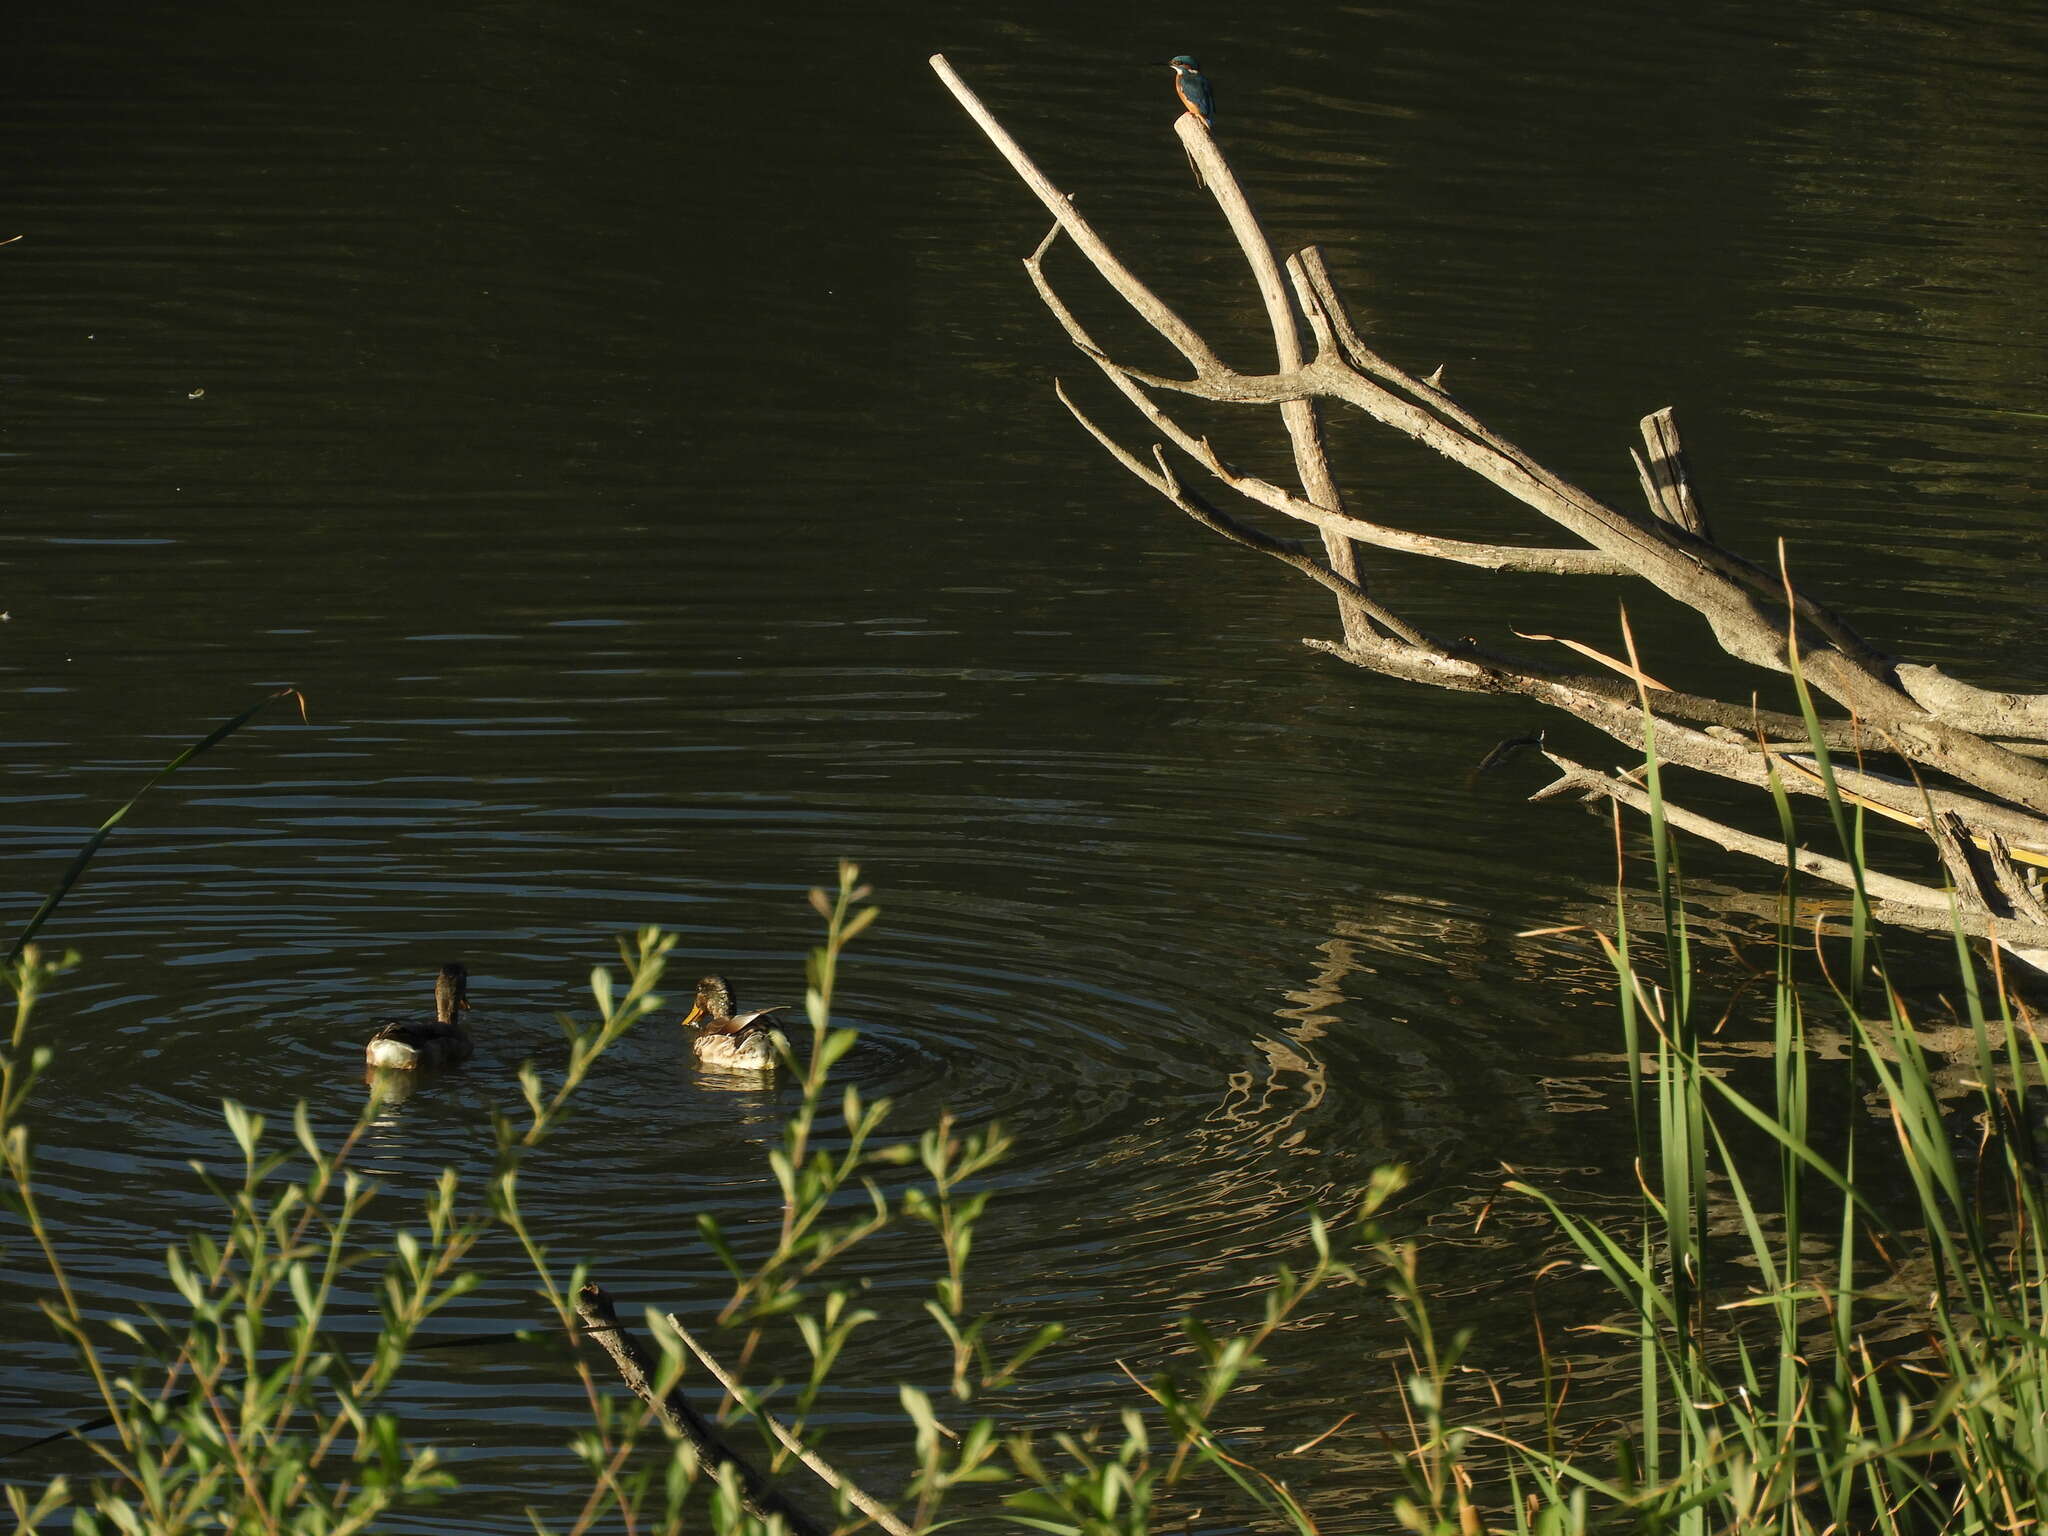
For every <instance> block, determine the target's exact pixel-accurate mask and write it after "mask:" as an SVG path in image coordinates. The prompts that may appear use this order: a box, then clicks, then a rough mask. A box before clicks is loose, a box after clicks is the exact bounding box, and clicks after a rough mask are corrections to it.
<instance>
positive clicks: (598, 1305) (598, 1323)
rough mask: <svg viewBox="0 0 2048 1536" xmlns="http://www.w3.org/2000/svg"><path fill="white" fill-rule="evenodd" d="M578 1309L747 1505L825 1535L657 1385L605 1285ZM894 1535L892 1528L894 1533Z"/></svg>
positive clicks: (626, 1372)
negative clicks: (729, 1476) (729, 1472)
mask: <svg viewBox="0 0 2048 1536" xmlns="http://www.w3.org/2000/svg"><path fill="white" fill-rule="evenodd" d="M576 1315H577V1316H578V1317H580V1318H581V1319H582V1320H583V1327H584V1331H585V1332H586V1333H588V1334H589V1335H590V1336H591V1337H592V1338H594V1339H596V1340H597V1342H598V1343H599V1344H601V1345H603V1346H604V1351H605V1353H606V1354H608V1355H610V1356H611V1357H612V1364H613V1365H614V1366H616V1367H617V1368H618V1372H619V1379H620V1380H621V1381H623V1382H624V1383H625V1384H626V1385H627V1387H628V1388H630V1389H631V1390H632V1392H633V1393H634V1394H635V1395H636V1396H637V1397H639V1399H640V1400H641V1401H642V1402H644V1403H646V1404H647V1406H648V1407H650V1408H652V1409H653V1410H654V1411H655V1412H656V1413H657V1414H659V1415H660V1416H661V1419H662V1422H664V1423H665V1424H667V1425H668V1426H669V1428H670V1429H672V1430H674V1431H675V1432H676V1434H677V1435H679V1436H681V1437H682V1438H683V1439H685V1440H687V1441H689V1442H690V1444H691V1445H693V1446H695V1447H696V1450H697V1454H698V1455H699V1456H700V1457H702V1458H703V1459H704V1460H706V1461H708V1462H709V1463H711V1465H712V1466H714V1467H726V1466H729V1467H731V1468H732V1469H733V1472H734V1474H735V1476H736V1478H737V1480H738V1483H739V1487H740V1496H741V1498H742V1499H743V1500H744V1501H745V1503H746V1505H747V1507H748V1508H749V1509H750V1510H752V1511H753V1513H754V1514H756V1515H757V1516H759V1517H761V1518H762V1519H763V1520H767V1519H770V1518H771V1517H772V1518H776V1519H779V1520H780V1521H781V1522H782V1524H783V1526H784V1527H785V1528H786V1529H787V1530H789V1531H790V1532H791V1533H792V1536H829V1532H830V1529H831V1528H830V1527H829V1526H825V1525H821V1524H819V1523H818V1522H817V1521H816V1520H813V1519H812V1518H811V1517H810V1516H809V1515H807V1514H805V1513H804V1512H803V1510H802V1509H801V1508H799V1507H798V1506H797V1505H795V1504H792V1503H791V1502H790V1501H789V1500H788V1498H786V1497H785V1496H784V1495H783V1494H782V1493H781V1491H780V1490H778V1489H777V1488H776V1487H775V1485H774V1484H773V1483H771V1482H769V1481H768V1479H767V1478H765V1477H763V1476H762V1475H761V1474H760V1473H759V1472H757V1471H756V1470H755V1469H754V1468H753V1466H752V1465H751V1464H750V1463H749V1462H748V1461H747V1460H746V1458H745V1457H743V1456H741V1455H740V1453H739V1452H738V1451H736V1450H734V1449H733V1447H732V1444H731V1442H730V1441H728V1440H727V1439H726V1438H725V1437H724V1436H723V1435H722V1434H720V1433H719V1431H718V1426H717V1425H715V1424H713V1423H712V1422H711V1421H710V1420H709V1419H707V1418H705V1417H704V1416H703V1415H702V1414H700V1413H698V1412H697V1410H696V1409H694V1408H692V1407H691V1406H690V1405H689V1403H688V1402H687V1401H685V1400H684V1398H683V1394H682V1392H681V1390H680V1389H679V1388H676V1387H671V1388H669V1389H668V1390H667V1391H666V1392H662V1391H659V1390H657V1382H656V1376H655V1371H654V1365H653V1362H652V1361H650V1360H649V1359H648V1357H647V1351H646V1350H644V1349H643V1348H641V1346H640V1341H639V1339H638V1338H637V1337H635V1335H634V1334H633V1332H632V1330H631V1329H629V1328H627V1327H626V1326H625V1324H623V1323H621V1322H620V1321H619V1317H618V1313H617V1312H616V1311H615V1310H614V1309H613V1307H612V1299H611V1297H610V1296H608V1295H606V1294H605V1292H604V1289H603V1287H601V1286H598V1285H595V1284H591V1285H586V1286H584V1287H583V1289H582V1290H580V1291H578V1292H577V1293H576ZM892 1536H894V1533H892Z"/></svg>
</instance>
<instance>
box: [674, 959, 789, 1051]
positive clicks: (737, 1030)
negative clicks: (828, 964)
mask: <svg viewBox="0 0 2048 1536" xmlns="http://www.w3.org/2000/svg"><path fill="white" fill-rule="evenodd" d="M787 1006H788V1004H786V1003H779V1004H777V1005H776V1006H775V1007H773V1008H755V1009H753V1010H752V1011H750V1012H747V1013H734V1012H733V1011H732V1010H733V1004H732V988H731V987H730V986H729V985H727V983H726V980H725V978H724V977H723V976H706V977H705V978H704V979H703V980H702V981H700V982H698V983H697V1000H696V1002H695V1003H694V1004H692V1006H691V1008H690V1012H689V1016H688V1017H686V1018H685V1019H684V1020H683V1025H684V1027H685V1028H687V1027H689V1026H690V1025H692V1024H695V1025H696V1026H697V1033H696V1035H695V1037H694V1038H692V1040H691V1041H690V1048H691V1049H692V1050H693V1051H695V1052H696V1053H697V1059H698V1060H699V1061H701V1062H702V1063H704V1065H705V1066H707V1067H738V1068H740V1069H742V1070H745V1071H750V1072H768V1071H772V1070H773V1069H774V1067H775V1041H774V1038H773V1037H772V1035H771V1034H770V1028H771V1026H769V1025H768V1024H766V1023H763V1022H762V1021H763V1020H765V1019H766V1018H767V1017H768V1015H769V1014H771V1013H781V1012H782V1011H783V1009H784V1008H786V1007H787Z"/></svg>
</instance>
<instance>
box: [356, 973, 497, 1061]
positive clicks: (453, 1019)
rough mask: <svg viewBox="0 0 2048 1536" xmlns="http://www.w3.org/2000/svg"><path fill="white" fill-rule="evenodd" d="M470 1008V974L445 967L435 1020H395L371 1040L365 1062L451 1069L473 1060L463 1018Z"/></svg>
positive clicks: (438, 987) (436, 987)
mask: <svg viewBox="0 0 2048 1536" xmlns="http://www.w3.org/2000/svg"><path fill="white" fill-rule="evenodd" d="M468 1007H469V972H468V971H467V970H466V969H464V968H463V967H462V966H459V965H444V966H442V967H441V974H440V977H439V978H438V979H437V980H436V981H435V982H434V1016H433V1017H432V1018H431V1019H417V1020H406V1019H392V1020H389V1021H388V1022H387V1023H385V1024H384V1025H383V1026H382V1027H381V1028H379V1029H378V1031H377V1033H376V1034H374V1035H372V1036H370V1043H369V1046H368V1047H367V1048H366V1049H365V1050H364V1052H363V1059H364V1060H365V1061H367V1062H368V1063H369V1064H370V1065H371V1066H373V1067H398V1068H401V1069H410V1068H414V1067H448V1066H453V1065H454V1064H455V1063H456V1062H458V1061H467V1060H469V1053H470V1051H471V1050H472V1049H473V1048H474V1047H473V1045H472V1044H471V1041H470V1038H469V1027H468V1026H467V1025H465V1024H464V1023H463V1022H462V1015H463V1013H464V1012H465V1011H466V1010H467V1009H468Z"/></svg>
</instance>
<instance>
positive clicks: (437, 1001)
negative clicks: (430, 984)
mask: <svg viewBox="0 0 2048 1536" xmlns="http://www.w3.org/2000/svg"><path fill="white" fill-rule="evenodd" d="M468 1006H469V968H468V967H467V966H462V965H453V964H450V965H444V966H442V967H441V975H440V977H439V978H438V979H437V980H436V981H435V982H434V1017H435V1018H436V1019H437V1020H439V1021H440V1022H441V1023H443V1024H453V1023H454V1022H455V1015H456V1014H458V1013H460V1012H461V1011H462V1010H463V1009H465V1008H467V1007H468Z"/></svg>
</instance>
